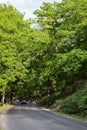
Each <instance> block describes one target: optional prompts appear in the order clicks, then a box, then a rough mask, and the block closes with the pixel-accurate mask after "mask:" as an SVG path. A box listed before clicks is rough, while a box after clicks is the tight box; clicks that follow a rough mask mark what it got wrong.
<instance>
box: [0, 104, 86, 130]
mask: <svg viewBox="0 0 87 130" xmlns="http://www.w3.org/2000/svg"><path fill="white" fill-rule="evenodd" d="M1 120H2V130H87V123H86V122H84V121H80V120H76V119H73V118H70V117H67V116H63V115H61V114H56V113H53V112H50V111H48V110H45V109H42V108H39V107H35V106H33V105H20V106H13V107H11V108H10V109H9V110H7V111H6V112H4V113H2V116H1Z"/></svg>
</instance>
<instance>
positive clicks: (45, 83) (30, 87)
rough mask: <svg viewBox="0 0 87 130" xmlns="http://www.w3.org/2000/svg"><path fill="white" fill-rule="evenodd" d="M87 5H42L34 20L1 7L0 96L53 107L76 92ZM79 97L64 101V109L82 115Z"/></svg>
mask: <svg viewBox="0 0 87 130" xmlns="http://www.w3.org/2000/svg"><path fill="white" fill-rule="evenodd" d="M86 3H87V2H86V0H76V1H74V0H63V1H62V2H60V3H58V2H54V3H52V4H51V3H45V2H44V3H43V5H42V6H40V9H39V10H36V11H35V12H34V13H35V14H36V15H37V20H32V19H30V20H27V21H25V20H23V14H21V13H20V12H18V11H17V10H16V9H15V8H13V7H12V6H11V5H0V95H4V96H6V98H7V97H8V95H10V97H11V96H12V97H14V98H15V97H19V98H21V97H22V98H23V97H26V98H27V99H29V98H30V99H32V100H38V101H37V102H40V103H41V104H46V105H51V104H52V103H53V102H54V101H55V100H56V99H57V98H60V97H63V96H64V97H65V96H66V95H70V94H71V93H74V92H75V90H77V87H76V88H75V86H73V83H74V82H76V81H80V80H85V79H87V64H86V62H87V46H86V43H87V4H86ZM34 22H35V24H37V25H38V28H36V29H35V28H30V24H32V23H33V24H34ZM39 26H40V27H39ZM80 94H81V93H80V92H79V93H78V94H77V95H78V96H77V95H76V96H72V97H70V99H67V100H66V101H65V103H64V106H62V107H63V108H64V111H66V112H67V113H77V111H80V110H81V113H82V112H84V111H85V113H86V105H85V104H86V103H85V102H86V96H83V98H81V100H80V101H79V99H80ZM20 95H22V96H21V97H20ZM81 95H82V94H81ZM39 99H40V100H39ZM70 101H71V102H72V104H71V102H70ZM78 102H79V104H78ZM67 108H68V109H67Z"/></svg>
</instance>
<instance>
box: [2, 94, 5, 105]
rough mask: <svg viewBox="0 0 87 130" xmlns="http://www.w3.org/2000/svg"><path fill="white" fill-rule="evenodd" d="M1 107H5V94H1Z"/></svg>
mask: <svg viewBox="0 0 87 130" xmlns="http://www.w3.org/2000/svg"><path fill="white" fill-rule="evenodd" d="M2 105H3V106H5V92H3V94H2Z"/></svg>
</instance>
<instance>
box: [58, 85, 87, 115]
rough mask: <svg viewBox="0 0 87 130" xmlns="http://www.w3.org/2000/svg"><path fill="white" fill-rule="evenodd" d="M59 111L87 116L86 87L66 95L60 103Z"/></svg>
mask: <svg viewBox="0 0 87 130" xmlns="http://www.w3.org/2000/svg"><path fill="white" fill-rule="evenodd" d="M60 111H62V112H65V113H68V114H75V113H76V114H80V115H81V116H83V117H85V116H87V87H86V88H85V89H84V90H83V91H81V90H80V91H79V92H77V93H75V94H73V95H72V96H70V97H68V98H67V99H65V100H64V101H63V102H62V103H61V107H60Z"/></svg>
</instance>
